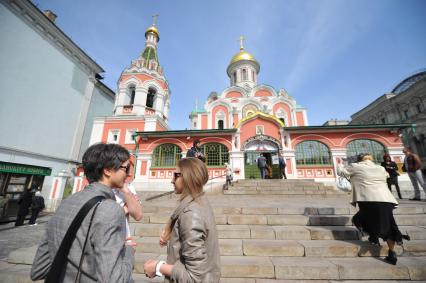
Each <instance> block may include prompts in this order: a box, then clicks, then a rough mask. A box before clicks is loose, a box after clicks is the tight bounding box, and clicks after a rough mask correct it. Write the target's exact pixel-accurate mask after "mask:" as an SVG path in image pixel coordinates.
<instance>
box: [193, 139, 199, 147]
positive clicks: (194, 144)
mask: <svg viewBox="0 0 426 283" xmlns="http://www.w3.org/2000/svg"><path fill="white" fill-rule="evenodd" d="M198 143H201V142H200V140H195V141H194V142H193V143H192V146H196V145H197V144H198Z"/></svg>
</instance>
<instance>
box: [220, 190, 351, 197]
mask: <svg viewBox="0 0 426 283" xmlns="http://www.w3.org/2000/svg"><path fill="white" fill-rule="evenodd" d="M223 194H224V195H280V197H283V198H291V197H293V198H294V197H299V198H300V197H307V196H309V197H346V196H348V195H349V194H348V193H346V192H341V191H334V190H312V191H305V190H271V189H270V188H267V189H258V190H247V189H241V190H225V191H223Z"/></svg>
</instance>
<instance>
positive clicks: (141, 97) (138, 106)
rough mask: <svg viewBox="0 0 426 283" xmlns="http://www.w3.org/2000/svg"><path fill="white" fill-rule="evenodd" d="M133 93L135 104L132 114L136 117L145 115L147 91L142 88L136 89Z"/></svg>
mask: <svg viewBox="0 0 426 283" xmlns="http://www.w3.org/2000/svg"><path fill="white" fill-rule="evenodd" d="M135 91H136V93H135V102H134V104H133V105H134V106H133V112H134V113H135V114H138V115H143V114H145V106H146V97H147V95H148V89H147V88H144V87H137V88H136V90H135Z"/></svg>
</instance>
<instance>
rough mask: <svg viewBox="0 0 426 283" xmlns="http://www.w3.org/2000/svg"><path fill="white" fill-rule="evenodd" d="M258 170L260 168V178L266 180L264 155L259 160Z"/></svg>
mask: <svg viewBox="0 0 426 283" xmlns="http://www.w3.org/2000/svg"><path fill="white" fill-rule="evenodd" d="M257 168H259V171H260V177H261V178H262V179H265V178H266V157H265V156H263V154H262V153H261V154H260V156H259V157H258V158H257Z"/></svg>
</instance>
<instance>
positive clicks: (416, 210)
mask: <svg viewBox="0 0 426 283" xmlns="http://www.w3.org/2000/svg"><path fill="white" fill-rule="evenodd" d="M410 204H411V203H410ZM174 209H175V207H165V206H156V205H154V204H145V206H144V208H143V210H144V218H145V219H142V222H145V223H147V222H149V216H151V215H153V216H154V217H153V219H158V218H159V217H161V219H163V220H162V221H164V220H166V219H168V218H169V217H170V215H171V214H172V213H173V211H174ZM213 211H214V213H215V215H217V216H220V215H235V214H243V215H245V214H259V215H273V214H278V215H353V214H355V213H356V212H357V211H358V209H356V208H354V207H353V206H350V205H349V204H347V206H339V207H335V206H334V207H331V206H317V207H314V206H306V207H303V206H285V207H278V206H267V205H264V206H254V205H250V206H243V207H235V206H232V207H229V206H215V207H213ZM414 214H423V215H424V214H426V205H423V206H416V205H412V204H411V205H405V204H404V205H401V206H399V207H398V208H397V209H395V210H394V215H414ZM408 217H410V216H408ZM147 219H148V220H147ZM130 222H135V221H134V220H132V219H131V220H130Z"/></svg>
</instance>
